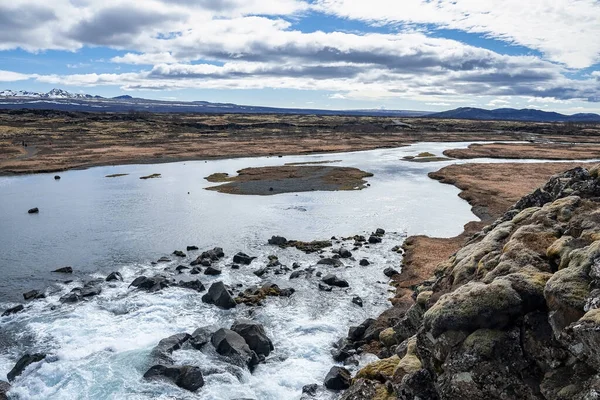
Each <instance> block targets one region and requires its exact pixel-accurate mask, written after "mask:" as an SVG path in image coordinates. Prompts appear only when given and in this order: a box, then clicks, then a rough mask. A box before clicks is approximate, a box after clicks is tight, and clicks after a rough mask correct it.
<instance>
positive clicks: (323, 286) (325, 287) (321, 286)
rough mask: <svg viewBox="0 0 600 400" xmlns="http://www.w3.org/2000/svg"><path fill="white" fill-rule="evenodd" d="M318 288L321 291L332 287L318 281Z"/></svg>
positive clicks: (326, 290)
mask: <svg viewBox="0 0 600 400" xmlns="http://www.w3.org/2000/svg"><path fill="white" fill-rule="evenodd" d="M319 290H320V291H322V292H331V291H332V290H333V288H332V287H331V286H325V285H323V284H322V283H319Z"/></svg>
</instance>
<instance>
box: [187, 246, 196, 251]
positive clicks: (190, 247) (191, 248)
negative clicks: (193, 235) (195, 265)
mask: <svg viewBox="0 0 600 400" xmlns="http://www.w3.org/2000/svg"><path fill="white" fill-rule="evenodd" d="M196 250H198V246H187V248H186V251H196Z"/></svg>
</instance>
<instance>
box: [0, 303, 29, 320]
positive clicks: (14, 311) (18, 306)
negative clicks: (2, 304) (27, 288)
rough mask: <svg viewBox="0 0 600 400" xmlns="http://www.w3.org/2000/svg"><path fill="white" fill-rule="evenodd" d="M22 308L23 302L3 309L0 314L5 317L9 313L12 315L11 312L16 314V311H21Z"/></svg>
mask: <svg viewBox="0 0 600 400" xmlns="http://www.w3.org/2000/svg"><path fill="white" fill-rule="evenodd" d="M24 309H25V307H23V304H19V305H17V306H14V307H12V308H9V309H7V310H5V311H4V312H3V313H2V316H3V317H7V316H9V315H13V314H16V313H18V312H21V311H23V310H24Z"/></svg>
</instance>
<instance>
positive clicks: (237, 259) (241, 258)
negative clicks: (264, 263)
mask: <svg viewBox="0 0 600 400" xmlns="http://www.w3.org/2000/svg"><path fill="white" fill-rule="evenodd" d="M255 258H256V257H250V256H249V255H248V254H246V253H242V252H239V253H237V254H236V255H235V256H233V262H234V263H236V264H244V265H250V263H251V262H252V260H254V259H255Z"/></svg>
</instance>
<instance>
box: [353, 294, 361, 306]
mask: <svg viewBox="0 0 600 400" xmlns="http://www.w3.org/2000/svg"><path fill="white" fill-rule="evenodd" d="M352 303H354V304H356V305H357V306H359V307H362V306H363V301H362V299H361V298H360V297H359V296H354V297H353V298H352Z"/></svg>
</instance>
